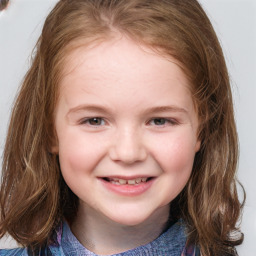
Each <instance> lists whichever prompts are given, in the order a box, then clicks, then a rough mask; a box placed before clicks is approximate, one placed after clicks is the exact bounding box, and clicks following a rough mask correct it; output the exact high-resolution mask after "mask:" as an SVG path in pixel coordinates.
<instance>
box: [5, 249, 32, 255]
mask: <svg viewBox="0 0 256 256" xmlns="http://www.w3.org/2000/svg"><path fill="white" fill-rule="evenodd" d="M0 256H28V253H27V249H26V248H17V249H0Z"/></svg>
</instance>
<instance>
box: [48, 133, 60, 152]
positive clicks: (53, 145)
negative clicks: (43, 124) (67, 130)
mask: <svg viewBox="0 0 256 256" xmlns="http://www.w3.org/2000/svg"><path fill="white" fill-rule="evenodd" d="M50 153H52V154H56V155H58V154H59V141H58V138H57V136H54V137H53V138H52V139H51V144H50Z"/></svg>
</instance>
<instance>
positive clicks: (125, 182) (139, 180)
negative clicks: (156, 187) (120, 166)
mask: <svg viewBox="0 0 256 256" xmlns="http://www.w3.org/2000/svg"><path fill="white" fill-rule="evenodd" d="M150 179H151V178H136V179H129V180H127V179H119V178H104V180H105V181H107V182H110V183H112V184H115V185H139V184H141V183H145V182H147V181H149V180H150Z"/></svg>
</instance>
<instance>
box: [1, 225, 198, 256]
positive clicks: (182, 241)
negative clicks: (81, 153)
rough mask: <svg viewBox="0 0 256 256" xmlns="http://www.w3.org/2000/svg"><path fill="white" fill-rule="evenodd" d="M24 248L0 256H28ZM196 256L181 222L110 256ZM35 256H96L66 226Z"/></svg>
mask: <svg viewBox="0 0 256 256" xmlns="http://www.w3.org/2000/svg"><path fill="white" fill-rule="evenodd" d="M30 255H32V254H30V253H29V251H28V250H27V249H26V248H18V249H10V250H5V249H3V250H0V256H30ZM157 255H160V256H197V255H199V254H198V253H197V252H196V250H195V248H194V246H186V235H185V226H184V223H183V222H182V221H178V222H176V223H175V224H174V225H172V226H171V227H170V228H169V229H168V230H167V231H166V232H164V233H163V234H161V235H160V236H159V237H158V238H156V239H155V240H154V241H152V242H150V243H148V244H146V245H142V246H139V247H137V248H135V249H131V250H128V251H126V252H122V253H118V254H113V255H112V256H157ZM36 256H97V254H95V253H93V252H91V251H89V250H87V249H86V248H85V247H84V246H83V245H81V244H80V242H79V241H78V240H77V239H76V237H75V236H74V235H73V234H72V232H71V230H70V228H69V226H68V224H67V223H66V222H63V224H62V225H61V226H60V227H59V228H58V230H56V233H55V243H53V244H52V245H50V246H49V247H47V248H44V250H41V251H40V252H38V253H36Z"/></svg>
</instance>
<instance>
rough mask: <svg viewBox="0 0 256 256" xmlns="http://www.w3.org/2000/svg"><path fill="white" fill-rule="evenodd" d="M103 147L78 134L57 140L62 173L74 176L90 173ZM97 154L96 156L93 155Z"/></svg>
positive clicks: (71, 134)
mask: <svg viewBox="0 0 256 256" xmlns="http://www.w3.org/2000/svg"><path fill="white" fill-rule="evenodd" d="M103 151H104V150H103V147H100V146H99V145H98V143H94V142H93V141H91V140H90V138H87V137H85V136H81V135H79V133H77V132H76V133H70V134H66V136H64V137H62V138H60V139H59V160H60V166H61V171H62V173H67V172H68V173H75V174H76V175H79V174H83V173H88V172H90V171H91V170H92V169H93V168H94V167H95V165H97V163H98V161H99V159H100V158H101V155H102V154H103ZM95 152H97V154H96V153H95Z"/></svg>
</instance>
